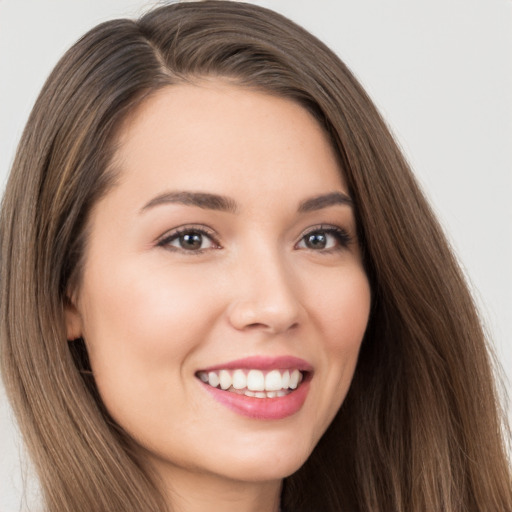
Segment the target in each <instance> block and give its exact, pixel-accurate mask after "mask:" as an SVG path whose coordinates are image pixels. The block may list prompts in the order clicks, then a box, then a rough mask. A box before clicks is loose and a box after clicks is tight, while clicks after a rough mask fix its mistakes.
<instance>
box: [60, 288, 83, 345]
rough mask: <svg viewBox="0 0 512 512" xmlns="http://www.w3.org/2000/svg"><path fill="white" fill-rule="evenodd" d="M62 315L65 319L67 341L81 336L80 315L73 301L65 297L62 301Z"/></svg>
mask: <svg viewBox="0 0 512 512" xmlns="http://www.w3.org/2000/svg"><path fill="white" fill-rule="evenodd" d="M64 315H65V320H66V337H67V339H68V340H69V341H72V340H76V339H77V338H81V337H82V334H83V333H82V317H81V316H80V313H79V311H78V309H77V307H76V306H75V304H74V302H73V301H72V300H71V299H70V298H69V297H66V299H65V301H64Z"/></svg>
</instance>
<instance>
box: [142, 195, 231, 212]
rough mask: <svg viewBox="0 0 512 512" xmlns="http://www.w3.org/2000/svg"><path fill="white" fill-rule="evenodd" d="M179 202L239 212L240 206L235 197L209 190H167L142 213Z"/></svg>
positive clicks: (143, 208)
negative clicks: (234, 199) (210, 192)
mask: <svg viewBox="0 0 512 512" xmlns="http://www.w3.org/2000/svg"><path fill="white" fill-rule="evenodd" d="M169 203H177V204H184V205H187V206H197V207H198V208H203V209H205V210H217V211H221V212H228V213H237V212H238V206H237V204H236V202H235V201H233V199H231V198H229V197H225V196H220V195H217V194H209V193H208V192H184V191H179V192H166V193H164V194H160V195H159V196H156V197H154V198H153V199H151V201H149V203H147V204H146V205H144V206H143V207H142V209H141V213H142V212H144V211H146V210H149V209H150V208H154V207H155V206H159V205H162V204H169Z"/></svg>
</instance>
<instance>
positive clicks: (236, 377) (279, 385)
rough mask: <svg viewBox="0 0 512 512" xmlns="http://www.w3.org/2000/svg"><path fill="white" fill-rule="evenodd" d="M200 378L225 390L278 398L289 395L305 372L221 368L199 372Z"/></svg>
mask: <svg viewBox="0 0 512 512" xmlns="http://www.w3.org/2000/svg"><path fill="white" fill-rule="evenodd" d="M197 376H198V377H199V379H200V380H202V381H203V382H205V383H207V384H209V385H210V386H212V387H214V388H217V387H220V388H221V389H223V390H224V391H231V392H236V393H239V394H242V395H244V394H245V395H247V396H252V397H256V398H276V397H281V396H285V395H287V394H288V393H289V392H290V391H291V390H294V389H296V388H297V387H298V385H299V384H300V382H302V379H303V374H302V373H301V372H300V371H299V370H297V369H295V370H292V371H290V370H284V371H282V370H271V371H269V372H268V373H266V374H265V373H264V372H263V371H261V370H249V371H247V370H241V369H240V370H234V371H232V370H220V371H210V372H199V373H198V374H197Z"/></svg>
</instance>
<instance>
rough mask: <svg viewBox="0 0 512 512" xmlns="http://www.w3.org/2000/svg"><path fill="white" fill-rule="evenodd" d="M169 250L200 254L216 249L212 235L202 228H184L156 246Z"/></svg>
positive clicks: (170, 234) (177, 230) (175, 231)
mask: <svg viewBox="0 0 512 512" xmlns="http://www.w3.org/2000/svg"><path fill="white" fill-rule="evenodd" d="M157 245H158V246H160V247H164V248H168V249H171V250H178V251H186V252H190V253H192V252H195V253H200V252H202V251H205V250H208V249H218V248H219V245H218V244H217V243H216V242H215V240H214V238H213V235H212V234H211V233H208V232H207V231H206V230H205V229H203V228H194V227H190V228H189V227H186V228H179V229H175V230H174V231H172V232H171V233H169V234H167V235H166V236H165V237H164V238H163V239H162V240H160V241H159V242H158V244H157Z"/></svg>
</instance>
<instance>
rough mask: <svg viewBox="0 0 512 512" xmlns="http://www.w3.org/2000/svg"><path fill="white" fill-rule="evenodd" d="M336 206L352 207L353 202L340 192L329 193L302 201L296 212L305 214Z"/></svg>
mask: <svg viewBox="0 0 512 512" xmlns="http://www.w3.org/2000/svg"><path fill="white" fill-rule="evenodd" d="M338 204H341V205H347V206H350V207H352V206H353V205H354V202H353V201H352V199H351V198H350V197H349V196H347V195H346V194H343V193H342V192H331V193H329V194H322V195H320V196H315V197H311V198H310V199H306V200H304V201H302V202H301V203H300V204H299V209H298V212H299V213H307V212H312V211H315V210H321V209H322V208H327V207H329V206H335V205H338Z"/></svg>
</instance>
